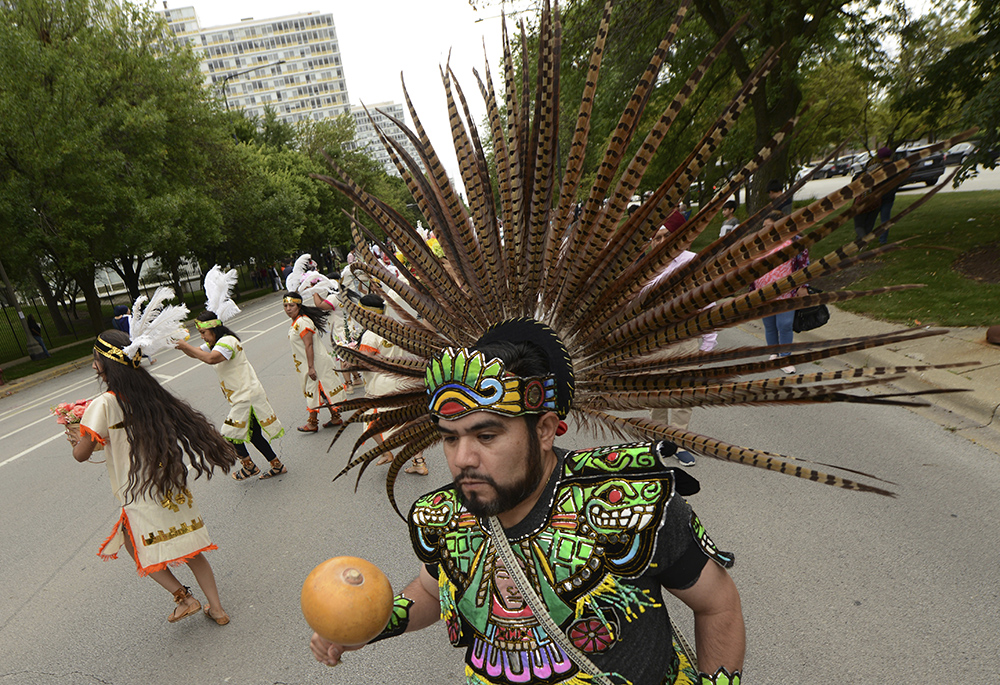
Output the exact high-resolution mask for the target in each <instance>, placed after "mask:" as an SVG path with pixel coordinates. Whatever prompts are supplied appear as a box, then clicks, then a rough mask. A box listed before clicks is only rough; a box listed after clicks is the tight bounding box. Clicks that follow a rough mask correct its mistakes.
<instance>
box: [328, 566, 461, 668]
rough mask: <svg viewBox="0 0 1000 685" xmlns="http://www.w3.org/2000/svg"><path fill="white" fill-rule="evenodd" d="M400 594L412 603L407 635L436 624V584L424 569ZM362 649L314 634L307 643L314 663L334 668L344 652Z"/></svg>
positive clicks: (437, 609) (438, 612)
mask: <svg viewBox="0 0 1000 685" xmlns="http://www.w3.org/2000/svg"><path fill="white" fill-rule="evenodd" d="M402 594H403V595H404V596H406V598H407V599H409V600H412V602H413V604H412V605H411V606H410V611H409V623H407V625H406V632H407V633H412V632H413V631H415V630H422V629H424V628H426V627H427V626H429V625H432V624H434V623H436V622H437V620H438V619H439V618H441V604H440V600H439V599H438V583H437V580H435V579H434V578H432V577H431V574H430V573H428V572H427V568H426V567H424V566H421V567H420V574H419V575H418V576H417V577H416V578H414V579H413V580H412V581H411V582H410V584H409V585H407V586H406V588H405V589H404V590H403V592H402ZM362 647H364V645H358V646H356V647H345V646H344V645H338V644H336V643H335V642H330V641H329V640H327V639H325V638H323V637H320V636H319V635H317V634H316V633H313V636H312V639H311V640H310V641H309V648H310V649H311V650H312V653H313V656H314V657H315V658H316V661H318V662H320V663H322V664H326V665H327V666H336V665H337V664H339V663H340V657H341V655H342V654H343V653H344V652H346V651H353V650H355V649H361V648H362Z"/></svg>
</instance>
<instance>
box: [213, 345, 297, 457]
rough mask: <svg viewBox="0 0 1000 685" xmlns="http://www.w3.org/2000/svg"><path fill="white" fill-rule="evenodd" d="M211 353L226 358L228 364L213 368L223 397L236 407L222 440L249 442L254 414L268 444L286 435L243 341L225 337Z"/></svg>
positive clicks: (215, 365)
mask: <svg viewBox="0 0 1000 685" xmlns="http://www.w3.org/2000/svg"><path fill="white" fill-rule="evenodd" d="M201 349H203V350H205V351H209V347H208V345H202V346H201ZM211 349H212V350H213V351H217V352H219V353H220V354H222V356H224V357H225V358H226V361H224V362H219V363H218V364H213V365H212V368H213V369H215V373H216V374H218V376H219V385H221V386H222V394H224V395H225V396H226V400H227V401H228V402H229V404H230V405H232V407H231V408H230V410H229V416H227V417H226V420H225V421H223V422H222V428H221V429H220V430H219V432H220V433H222V437H224V438H225V439H226V440H229V441H230V442H235V443H243V442H248V441H249V440H250V414H251V412H252V413H253V415H254V416H255V417H256V418H257V423H259V424H260V428H261V430H262V431H263V433H264V435H266V436H267V439H268V441H271V440H275V439H277V438H280V437H281V436H282V435H284V434H285V429H284V428H282V427H281V422H280V421H278V417H277V416H275V414H274V410H273V409H271V404H270V403H269V402H268V401H267V394H266V393H265V392H264V386H262V385H261V384H260V380H258V379H257V373H256V372H255V371H254V370H253V367H252V366H251V365H250V362H249V361H248V360H247V356H246V353H245V352H244V351H243V345H241V344H240V341H239V340H237V339H236V338H235V337H233V336H231V335H224V336H222V337H221V338H219V339H218V340H217V341H216V342H215V346H214V347H213V348H211Z"/></svg>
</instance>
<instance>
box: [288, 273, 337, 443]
mask: <svg viewBox="0 0 1000 685" xmlns="http://www.w3.org/2000/svg"><path fill="white" fill-rule="evenodd" d="M282 306H283V307H284V309H285V314H287V315H288V318H289V319H291V320H292V325H291V327H290V328H289V329H288V342H289V344H290V345H291V347H292V362H294V364H295V373H297V374H301V378H302V395H303V396H304V397H305V398H306V410H307V411H308V412H309V418H308V419H307V420H306V423H305V425H304V426H299V428H298V430H299V431H301V432H303V433H315V432H316V431H318V430H319V410H320V408H322V407H327V408H328V409H329V410H330V420H329V421H327V422H326V423H324V424H323V427H324V428H332V427H333V426H339V425H340V424H342V423H343V421H342V420H341V418H340V412H338V411H337V409H336V407H335V401H336V400H338V399H340V397H342V394H341V393H343V392H344V388H343V386H342V385H341V384H340V381H339V380H337V370H336V369H335V368H334V366H333V357H331V356H330V353H329V352H327V351H326V348H325V347H323V343H322V342H320V339H319V337H318V336H316V333H320V334H322V333H325V332H326V317H327V316H329V312H325V311H323V310H321V309H317V308H316V307H309V306H307V305H304V304H302V295H300V294H299V293H296V292H291V291H289V292H286V293H285V297H284V299H283V300H282ZM303 366H305V368H302V367H303Z"/></svg>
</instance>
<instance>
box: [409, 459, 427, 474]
mask: <svg viewBox="0 0 1000 685" xmlns="http://www.w3.org/2000/svg"><path fill="white" fill-rule="evenodd" d="M403 470H404V471H406V472H407V473H413V474H416V475H418V476H426V475H427V474H428V473H429V472H428V471H427V462H426V461H425V460H424V458H423V457H414V458H413V463H412V464H411V465H410V466H407V467H406V468H405V469H403Z"/></svg>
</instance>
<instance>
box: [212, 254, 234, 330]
mask: <svg viewBox="0 0 1000 685" xmlns="http://www.w3.org/2000/svg"><path fill="white" fill-rule="evenodd" d="M238 278H239V276H238V274H237V273H236V269H230V270H229V271H223V270H222V267H220V266H219V265H218V264H216V265H215V266H213V267H212V269H211V270H210V271H209V272H208V273H207V274H205V297H206V298H207V299H206V302H205V307H206V308H207V309H208V311H210V312H215V316H216V317H218V319H219V321H221V322H222V323H226V321H228V320H229V319H231V318H233V317H234V316H236V315H237V314H239V313H240V308H239V307H237V306H236V303H235V302H233V298H232V292H233V286H235V285H236V281H237V279H238Z"/></svg>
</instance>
